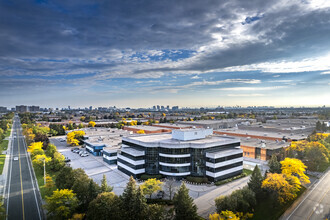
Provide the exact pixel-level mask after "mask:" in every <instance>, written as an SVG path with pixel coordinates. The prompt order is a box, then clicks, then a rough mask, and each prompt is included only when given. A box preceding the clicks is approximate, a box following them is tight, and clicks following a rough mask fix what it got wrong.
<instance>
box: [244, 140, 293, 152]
mask: <svg viewBox="0 0 330 220" xmlns="http://www.w3.org/2000/svg"><path fill="white" fill-rule="evenodd" d="M290 144H291V143H290V142H282V141H277V142H276V141H270V140H261V139H255V138H241V145H242V146H249V147H259V148H265V149H270V150H275V149H280V148H282V147H284V148H285V147H288V146H290Z"/></svg>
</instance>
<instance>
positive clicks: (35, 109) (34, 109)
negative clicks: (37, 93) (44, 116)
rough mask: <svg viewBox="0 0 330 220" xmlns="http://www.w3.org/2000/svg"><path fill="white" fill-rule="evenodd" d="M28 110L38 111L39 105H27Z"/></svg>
mask: <svg viewBox="0 0 330 220" xmlns="http://www.w3.org/2000/svg"><path fill="white" fill-rule="evenodd" d="M28 111H29V112H38V111H40V107H39V106H34V105H32V106H28Z"/></svg>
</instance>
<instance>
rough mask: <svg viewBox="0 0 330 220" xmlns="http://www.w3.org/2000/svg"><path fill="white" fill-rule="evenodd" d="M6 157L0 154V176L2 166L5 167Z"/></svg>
mask: <svg viewBox="0 0 330 220" xmlns="http://www.w3.org/2000/svg"><path fill="white" fill-rule="evenodd" d="M5 159H6V155H4V154H0V174H2V170H3V166H4V165H5Z"/></svg>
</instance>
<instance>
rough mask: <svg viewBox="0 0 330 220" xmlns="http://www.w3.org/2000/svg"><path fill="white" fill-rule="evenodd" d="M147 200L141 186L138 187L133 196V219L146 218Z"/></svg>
mask: <svg viewBox="0 0 330 220" xmlns="http://www.w3.org/2000/svg"><path fill="white" fill-rule="evenodd" d="M147 207H148V206H147V200H146V198H145V197H144V194H143V192H142V189H141V187H138V189H137V191H136V197H135V210H139V211H138V212H136V216H135V219H141V220H142V219H146V218H147Z"/></svg>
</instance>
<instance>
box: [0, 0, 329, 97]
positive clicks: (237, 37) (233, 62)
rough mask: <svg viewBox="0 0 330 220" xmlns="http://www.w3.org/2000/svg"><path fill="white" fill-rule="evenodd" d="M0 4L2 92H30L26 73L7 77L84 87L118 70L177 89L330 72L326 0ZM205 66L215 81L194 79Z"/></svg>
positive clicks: (118, 75)
mask: <svg viewBox="0 0 330 220" xmlns="http://www.w3.org/2000/svg"><path fill="white" fill-rule="evenodd" d="M0 4H1V5H0V6H1V7H0V29H1V34H0V81H1V82H2V85H3V87H1V88H0V90H2V92H3V93H6V88H7V87H10V85H15V86H16V87H17V89H18V90H19V91H21V92H24V88H23V87H22V86H21V85H22V84H24V83H23V82H22V81H19V80H18V81H17V82H16V84H15V80H13V82H9V81H8V80H7V78H8V77H11V78H13V79H20V80H23V79H24V78H26V79H28V78H30V77H32V78H35V79H41V80H44V81H42V83H41V84H39V85H38V86H44V87H45V88H47V86H48V85H54V84H56V83H57V84H56V85H57V86H58V87H59V88H60V87H61V86H62V85H63V86H66V85H72V86H81V87H84V88H86V91H87V92H88V91H90V90H88V83H89V84H90V85H95V84H98V85H102V86H104V87H110V86H113V85H112V84H111V83H110V81H108V80H109V79H118V80H119V82H118V84H124V83H123V82H129V83H131V84H134V82H137V84H139V85H141V84H143V83H139V82H142V81H144V80H145V79H149V80H152V79H157V80H161V79H167V77H168V76H171V77H172V78H176V77H177V78H176V79H177V80H178V81H177V85H176V86H177V88H174V87H173V85H172V87H171V88H167V89H172V90H171V91H173V92H178V91H182V90H185V89H191V88H193V87H198V88H201V87H203V88H204V87H205V88H206V87H208V88H213V87H216V86H219V85H222V84H230V83H232V84H235V83H236V84H260V83H261V82H266V80H264V78H263V75H262V74H259V73H296V72H300V73H302V72H313V71H322V73H321V74H322V75H324V74H328V73H327V72H328V71H329V69H330V64H328V60H329V59H330V55H328V54H329V51H330V41H329V36H330V28H329V27H330V12H329V3H328V1H323V0H279V1H260V0H251V1H248V2H247V1H239V0H232V1H226V0H220V1H208V2H207V4H206V3H205V2H202V1H198V0H191V1H189V2H187V1H183V0H168V1H152V0H147V1H143V2H137V1H133V0H131V1H112V0H110V1H91V0H86V1H60V2H52V3H50V2H47V1H46V2H45V1H42V2H41V1H34V2H27V1H22V0H18V1H15V2H11V3H8V2H2V3H0ZM237 72H241V73H240V75H237V74H236V73H237ZM251 72H253V73H254V74H251ZM201 74H205V75H208V76H209V75H211V74H213V75H214V77H215V78H216V80H214V81H210V80H209V81H197V80H199V79H201V78H205V79H206V78H207V79H210V78H211V77H204V76H203V77H202V76H201ZM228 74H233V75H234V76H231V75H230V77H229V75H228ZM249 74H251V75H249ZM181 77H182V78H185V77H186V78H187V79H190V80H191V79H193V80H196V82H190V80H186V81H184V80H183V81H179V78H181ZM259 77H260V78H259ZM273 77H280V75H274V76H273ZM223 78H225V80H223ZM226 78H227V79H226ZM228 78H236V79H228ZM245 78H253V80H250V79H245ZM307 78H309V79H310V80H311V81H313V80H315V78H316V77H314V76H312V73H311V75H310V76H309V77H307ZM219 79H220V80H219ZM280 80H282V79H280ZM155 81H156V80H155ZM294 81H295V80H294ZM86 82H88V83H86ZM107 83H108V84H107ZM156 83H157V82H155V84H156ZM278 83H289V82H284V81H278ZM165 86H166V85H165ZM90 87H91V86H90ZM169 87H170V86H169ZM264 87H265V88H267V87H268V85H265V86H264ZM233 88H234V87H233ZM235 88H236V87H235ZM242 88H244V87H242ZM104 89H107V88H104ZM164 89H166V88H165V87H164ZM220 89H221V88H220ZM222 89H225V88H222ZM8 94H9V90H8Z"/></svg>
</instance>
